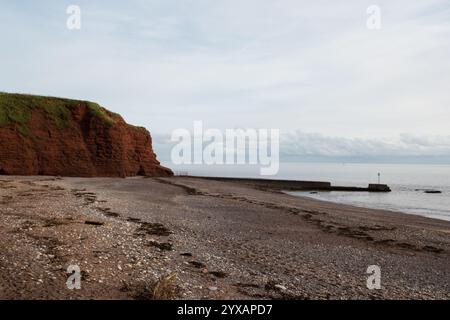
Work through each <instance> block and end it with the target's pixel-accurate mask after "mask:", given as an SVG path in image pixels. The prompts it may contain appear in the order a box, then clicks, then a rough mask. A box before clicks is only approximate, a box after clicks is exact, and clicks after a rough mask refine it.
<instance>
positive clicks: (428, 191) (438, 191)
mask: <svg viewBox="0 0 450 320" xmlns="http://www.w3.org/2000/svg"><path fill="white" fill-rule="evenodd" d="M424 192H425V193H442V191H440V190H425V191H424Z"/></svg>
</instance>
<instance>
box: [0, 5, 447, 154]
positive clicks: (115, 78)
mask: <svg viewBox="0 0 450 320" xmlns="http://www.w3.org/2000/svg"><path fill="white" fill-rule="evenodd" d="M68 4H71V3H70V2H69V1H67V2H64V1H63V2H58V4H55V2H54V1H45V0H44V1H39V4H35V3H34V2H32V1H23V2H11V3H5V2H2V4H1V5H0V6H1V10H0V24H1V28H0V37H2V39H3V40H4V42H5V43H8V45H7V46H5V48H2V51H0V60H1V61H5V62H7V63H4V64H3V65H2V77H0V88H1V89H2V90H3V91H10V92H29V93H36V94H49V95H54V96H66V97H72V98H82V99H89V100H94V101H98V102H100V103H101V104H102V105H104V106H105V107H108V108H109V109H112V110H113V111H116V112H119V113H120V114H122V115H123V116H124V118H125V119H126V120H127V121H129V122H132V123H135V124H138V125H143V126H146V127H147V128H149V129H150V130H151V131H152V132H160V133H164V132H170V131H171V130H173V129H175V128H179V127H190V126H191V124H192V121H194V120H203V121H204V122H205V124H207V125H208V126H210V127H216V128H222V129H223V128H230V127H235V126H240V127H255V128H280V129H284V130H289V131H293V130H296V129H298V128H301V129H302V130H304V131H305V132H321V133H322V134H325V135H327V136H330V137H333V136H335V137H338V136H344V137H353V138H360V139H366V140H367V139H369V140H370V139H375V140H377V139H380V137H383V136H399V135H400V134H402V133H404V132H406V133H407V134H410V135H419V136H430V135H445V134H446V133H447V132H448V120H447V119H449V118H450V109H449V107H448V106H449V105H450V96H449V95H448V93H447V91H448V84H449V83H450V60H449V59H448V56H449V55H450V42H449V41H448V39H449V38H450V24H449V22H448V21H450V6H449V4H448V1H444V0H417V1H407V0H398V1H388V0H380V1H378V3H377V4H378V5H379V6H380V8H381V10H382V29H381V30H379V31H370V30H368V29H367V28H366V19H367V14H366V9H367V7H368V6H369V5H371V4H373V3H372V2H371V1H366V0H363V1H361V0H350V1H346V2H345V3H339V2H332V1H314V2H311V1H300V0H281V1H260V0H249V1H245V2H242V1H237V0H217V1H207V0H186V1H181V2H180V1H175V0H155V1H140V0H131V1H128V2H127V3H126V4H125V3H124V2H121V1H108V3H101V2H95V3H94V2H92V1H86V0H80V1H78V4H79V5H80V7H81V9H82V29H81V30H80V31H76V32H70V31H68V30H67V29H66V28H65V19H66V13H65V8H66V5H68ZM366 140H362V141H366ZM374 147H375V146H374Z"/></svg>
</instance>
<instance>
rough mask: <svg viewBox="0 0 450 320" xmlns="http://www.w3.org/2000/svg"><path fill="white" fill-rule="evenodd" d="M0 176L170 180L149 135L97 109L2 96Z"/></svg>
mask: <svg viewBox="0 0 450 320" xmlns="http://www.w3.org/2000/svg"><path fill="white" fill-rule="evenodd" d="M0 174H8V175H60V176H79V177H95V176H102V177H127V176H135V175H145V176H170V175H172V171H171V170H170V169H168V168H165V167H163V166H161V165H160V163H159V161H158V160H157V159H156V155H155V153H154V152H153V149H152V139H151V136H150V133H149V132H148V131H147V130H146V129H145V128H142V127H135V126H132V125H129V124H127V123H126V122H125V121H124V120H123V118H122V117H121V116H120V115H118V114H115V113H112V112H110V111H108V110H106V109H104V108H102V107H100V106H99V105H98V104H95V103H92V102H88V101H78V100H69V99H61V98H53V97H41V96H32V95H21V94H8V93H0Z"/></svg>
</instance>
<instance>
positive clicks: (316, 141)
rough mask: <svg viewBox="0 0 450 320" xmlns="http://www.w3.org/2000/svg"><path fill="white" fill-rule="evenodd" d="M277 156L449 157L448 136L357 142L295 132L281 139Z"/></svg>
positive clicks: (449, 142)
mask: <svg viewBox="0 0 450 320" xmlns="http://www.w3.org/2000/svg"><path fill="white" fill-rule="evenodd" d="M280 145H281V147H280V149H281V153H282V154H284V155H288V156H323V157H399V156H401V157H418V156H434V157H435V156H450V135H449V136H429V137H426V136H414V135H410V134H402V135H400V136H397V137H391V138H379V139H358V138H345V137H328V136H325V135H322V134H317V133H305V132H302V131H295V132H290V133H287V134H284V135H282V136H281V142H280Z"/></svg>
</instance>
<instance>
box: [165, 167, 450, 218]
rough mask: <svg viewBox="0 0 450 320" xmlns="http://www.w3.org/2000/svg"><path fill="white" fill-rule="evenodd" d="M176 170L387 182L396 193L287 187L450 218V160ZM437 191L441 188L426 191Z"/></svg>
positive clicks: (355, 182)
mask: <svg viewBox="0 0 450 320" xmlns="http://www.w3.org/2000/svg"><path fill="white" fill-rule="evenodd" d="M163 164H164V165H166V166H168V167H170V168H172V169H173V170H174V172H175V173H176V174H180V175H192V176H214V177H239V178H265V179H286V180H310V181H328V182H331V183H332V185H337V186H357V187H367V185H368V184H369V183H378V173H379V174H380V177H379V178H380V182H381V183H384V184H388V185H389V186H390V187H391V189H392V192H389V193H372V192H339V191H331V192H318V193H311V192H289V193H290V194H293V195H296V196H304V197H311V198H315V199H319V200H323V201H331V202H336V203H344V204H350V205H354V206H359V207H366V208H375V209H384V210H392V211H400V212H404V213H410V214H416V215H421V216H425V217H431V218H436V219H441V220H447V221H450V165H434V164H376V163H281V164H280V169H279V172H278V174H277V175H275V176H261V175H260V168H259V167H258V166H253V165H173V164H171V163H163ZM425 190H438V191H441V193H436V194H431V193H425Z"/></svg>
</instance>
